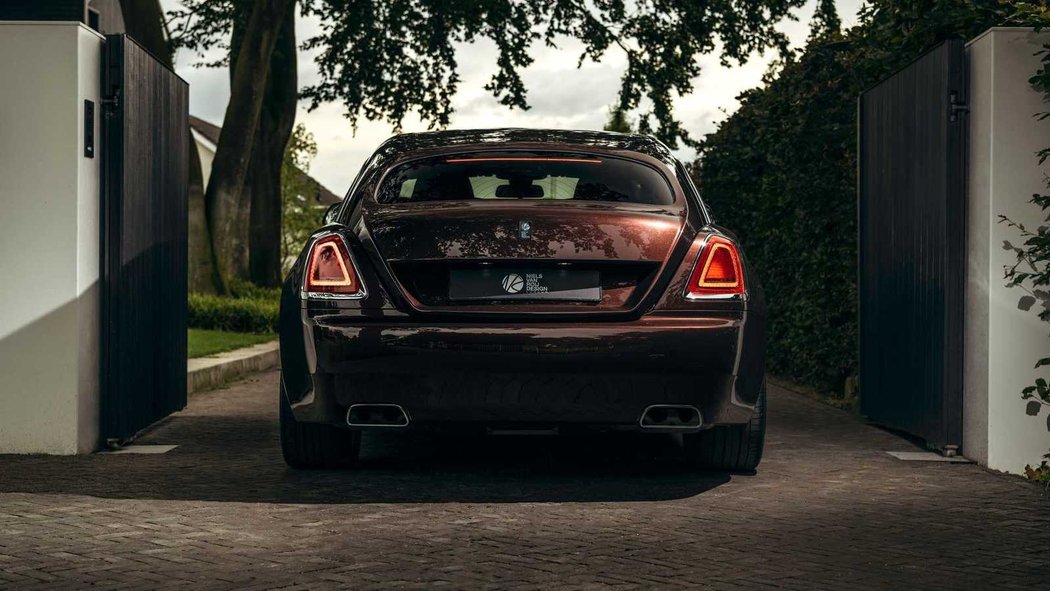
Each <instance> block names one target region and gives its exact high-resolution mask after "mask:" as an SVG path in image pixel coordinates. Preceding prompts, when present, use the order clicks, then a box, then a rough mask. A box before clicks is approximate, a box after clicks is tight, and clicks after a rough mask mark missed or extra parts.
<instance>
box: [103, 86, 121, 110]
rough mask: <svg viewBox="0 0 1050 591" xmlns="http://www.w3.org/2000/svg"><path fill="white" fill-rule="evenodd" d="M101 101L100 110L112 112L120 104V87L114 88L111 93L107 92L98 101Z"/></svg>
mask: <svg viewBox="0 0 1050 591" xmlns="http://www.w3.org/2000/svg"><path fill="white" fill-rule="evenodd" d="M100 102H101V103H102V110H103V111H104V112H105V113H106V114H107V115H109V114H111V113H113V111H116V110H117V107H119V106H120V89H119V88H114V89H113V93H112V94H107V95H106V96H104V97H102V100H101V101H100Z"/></svg>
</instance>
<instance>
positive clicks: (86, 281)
mask: <svg viewBox="0 0 1050 591" xmlns="http://www.w3.org/2000/svg"><path fill="white" fill-rule="evenodd" d="M103 42H104V40H103V38H102V37H101V36H100V35H98V34H97V33H95V32H94V31H91V30H90V29H88V28H87V27H85V26H84V25H82V24H79V23H57V22H52V23H25V22H19V23H10V22H7V23H5V22H0V55H3V56H6V59H3V60H0V79H2V80H4V81H5V83H4V88H3V91H2V93H0V94H2V98H0V205H2V208H0V211H2V214H0V269H3V272H4V273H3V275H4V281H0V452H8V453H54V454H73V453H77V452H87V451H91V450H92V449H94V447H95V445H96V442H97V439H98V395H99V390H98V343H99V339H98V316H99V301H98V279H99V250H98V249H99V235H98V223H99V192H98V186H99V185H98V181H99V154H98V144H99V139H100V134H99V130H98V123H99V121H100V120H101V118H102V116H101V105H100V104H99V71H100V70H99V64H100V59H101V52H102V45H103ZM85 99H90V100H92V101H94V102H95V104H96V112H95V145H96V155H95V158H85V157H84V156H83V152H84V143H83V142H84V138H83V137H82V136H83V134H82V129H83V120H82V117H83V102H84V100H85Z"/></svg>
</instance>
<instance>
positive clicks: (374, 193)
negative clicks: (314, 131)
mask: <svg viewBox="0 0 1050 591" xmlns="http://www.w3.org/2000/svg"><path fill="white" fill-rule="evenodd" d="M513 152H523V153H529V154H545V153H546V154H563V155H567V154H573V155H577V156H581V157H591V158H607V159H611V160H623V161H626V162H631V163H634V164H640V165H642V166H647V167H649V168H650V169H652V170H653V171H655V172H656V174H657V175H659V176H660V178H661V179H663V181H664V184H666V185H667V190H668V193H669V194H670V196H671V202H670V203H667V204H664V205H659V204H645V203H631V202H609V203H617V204H618V205H635V206H647V207H667V206H672V205H682V203H681V202H680V199H679V195H678V191H676V190H675V183H674V182H672V181H671V177H670V176H669V173H674V172H675V171H674V170H671V171H665V170H662V169H661V168H660V167H658V166H654V165H653V164H652V163H651V162H647V161H645V160H643V159H641V158H632V157H630V156H628V155H624V154H607V153H604V152H597V151H586V150H571V149H570V150H564V149H552V148H540V149H536V148H493V147H487V148H484V149H473V150H457V151H454V152H439V153H428V154H419V155H415V156H411V157H408V158H404V159H399V160H397V161H395V162H392V163H390V165H389V166H387V167H386V169H385V170H383V172H382V174H381V175H379V177H378V178H377V179H376V181H375V182H374V183H373V184H372V186H371V187H370V190H369V191H368V192H369V193H370V195H369V196H368V200H369V201H371V202H372V203H373V204H375V205H379V206H392V205H397V206H409V207H413V206H418V205H424V204H426V203H427V202H426V201H417V202H412V201H404V202H396V203H383V202H382V201H380V200H379V192H380V188H381V187H382V186H383V185H384V184H386V180H387V177H388V176H390V173H392V172H393V171H394V170H396V169H398V168H400V167H402V166H404V165H406V164H410V163H412V162H416V161H418V160H426V159H429V158H445V159H446V160H448V159H457V157H460V156H463V155H470V154H485V153H490V154H506V153H513ZM681 191H682V192H683V196H684V191H685V189H684V188H682V189H681ZM477 201H485V200H482V199H478V200H477ZM490 201H492V202H493V203H500V202H503V201H511V200H510V199H507V200H499V199H497V200H490ZM534 201H537V202H538V201H541V200H534ZM551 201H554V200H551ZM564 201H567V202H571V201H573V200H572V199H566V200H564Z"/></svg>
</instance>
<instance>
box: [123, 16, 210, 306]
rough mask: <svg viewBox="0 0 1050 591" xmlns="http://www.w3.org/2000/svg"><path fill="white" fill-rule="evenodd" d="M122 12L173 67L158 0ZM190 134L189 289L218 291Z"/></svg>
mask: <svg viewBox="0 0 1050 591" xmlns="http://www.w3.org/2000/svg"><path fill="white" fill-rule="evenodd" d="M120 13H121V16H122V17H123V18H124V30H125V32H126V33H127V34H128V35H130V36H131V37H132V38H133V39H135V41H138V42H139V43H140V44H142V46H143V47H145V48H146V49H147V50H149V52H150V53H152V54H153V55H155V56H157V59H159V60H160V61H161V62H162V63H164V65H166V66H168V67H169V68H170V67H173V65H174V64H173V59H172V51H171V44H169V43H168V40H167V34H166V32H165V31H164V11H163V10H161V6H160V2H159V1H158V0H152V1H149V0H135V1H129V0H125V1H124V2H121V3H120ZM186 133H190V134H191V137H190V142H189V150H190V172H189V176H190V179H189V196H188V201H189V220H188V226H187V234H188V236H187V238H188V243H189V252H188V260H187V266H188V267H189V278H188V279H189V289H190V291H193V292H202V293H214V292H215V290H216V281H215V267H214V266H213V264H212V250H211V237H210V236H209V235H208V224H207V221H206V219H205V213H204V212H205V209H204V182H203V180H202V176H203V175H202V173H201V157H200V153H199V152H198V151H197V142H195V141H193V137H192V133H191V132H190V130H189V129H186Z"/></svg>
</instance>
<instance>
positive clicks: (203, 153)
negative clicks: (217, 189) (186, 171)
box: [191, 129, 216, 188]
mask: <svg viewBox="0 0 1050 591" xmlns="http://www.w3.org/2000/svg"><path fill="white" fill-rule="evenodd" d="M191 132H192V135H193V141H194V142H195V143H196V144H197V153H198V154H200V157H201V186H202V187H205V188H207V186H208V179H209V178H211V163H212V161H213V160H215V147H216V146H215V144H213V143H211V140H209V139H208V138H206V137H204V136H203V135H201V134H200V133H199V132H198V131H197V130H196V129H194V130H191Z"/></svg>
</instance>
